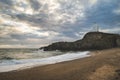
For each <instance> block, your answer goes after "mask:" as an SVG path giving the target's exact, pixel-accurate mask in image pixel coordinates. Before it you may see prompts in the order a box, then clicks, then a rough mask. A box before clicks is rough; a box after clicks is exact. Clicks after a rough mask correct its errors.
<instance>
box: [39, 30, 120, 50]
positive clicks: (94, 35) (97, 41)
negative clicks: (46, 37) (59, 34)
mask: <svg viewBox="0 0 120 80" xmlns="http://www.w3.org/2000/svg"><path fill="white" fill-rule="evenodd" d="M114 47H120V35H118V34H110V33H103V32H89V33H87V34H85V36H84V37H83V39H81V40H77V41H75V42H56V43H52V44H50V45H48V46H45V47H41V48H40V49H43V50H44V51H53V50H61V51H83V50H102V49H108V48H114Z"/></svg>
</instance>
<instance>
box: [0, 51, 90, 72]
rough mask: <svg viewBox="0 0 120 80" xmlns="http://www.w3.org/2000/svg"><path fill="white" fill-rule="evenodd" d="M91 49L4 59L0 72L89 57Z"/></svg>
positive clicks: (0, 65)
mask: <svg viewBox="0 0 120 80" xmlns="http://www.w3.org/2000/svg"><path fill="white" fill-rule="evenodd" d="M89 53H90V52H89V51H85V52H70V53H66V54H62V55H57V56H52V57H48V58H41V59H20V60H4V61H2V62H1V63H0V72H8V71H13V70H21V69H25V68H31V67H34V66H43V65H48V64H55V63H59V62H64V61H70V60H74V59H79V58H84V57H89V56H90V54H89Z"/></svg>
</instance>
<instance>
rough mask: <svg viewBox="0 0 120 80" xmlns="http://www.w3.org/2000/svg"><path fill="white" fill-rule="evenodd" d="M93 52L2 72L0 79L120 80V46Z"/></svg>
mask: <svg viewBox="0 0 120 80" xmlns="http://www.w3.org/2000/svg"><path fill="white" fill-rule="evenodd" d="M91 54H92V56H91V57H87V58H83V59H77V60H73V61H67V62H61V63H57V64H51V65H46V66H41V67H34V68H30V69H25V70H19V71H11V72H5V73H0V80H120V48H114V49H107V50H98V51H93V52H92V53H91Z"/></svg>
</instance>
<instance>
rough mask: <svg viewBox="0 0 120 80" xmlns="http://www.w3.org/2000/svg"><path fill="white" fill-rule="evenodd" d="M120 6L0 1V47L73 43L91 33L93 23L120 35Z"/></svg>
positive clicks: (95, 1) (103, 1) (82, 0)
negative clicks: (62, 42)
mask: <svg viewBox="0 0 120 80" xmlns="http://www.w3.org/2000/svg"><path fill="white" fill-rule="evenodd" d="M119 3H120V1H119V0H114V1H113V0H74V1H73V0H0V44H1V46H2V47H4V46H5V47H22V46H23V47H39V46H42V45H47V44H50V43H52V42H58V41H74V40H76V39H80V38H82V37H83V35H84V34H85V33H86V32H89V31H91V29H92V27H93V25H94V23H97V24H98V25H99V26H100V30H101V31H103V32H111V33H114V32H116V33H119V32H120V30H119V26H120V25H119V23H120V18H119V17H120V15H119V13H120V5H119ZM21 44H22V45H21ZM23 44H24V45H23Z"/></svg>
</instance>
